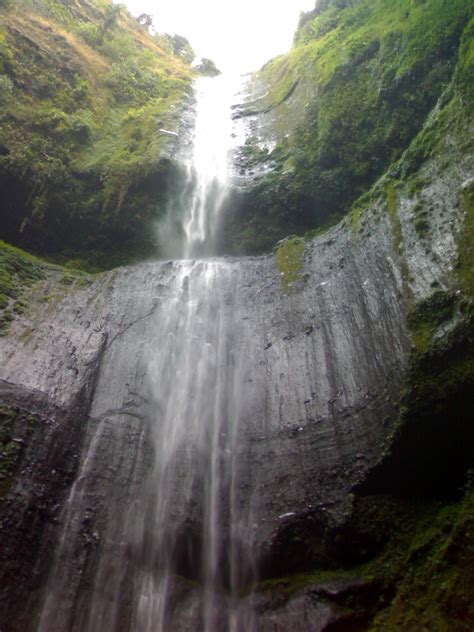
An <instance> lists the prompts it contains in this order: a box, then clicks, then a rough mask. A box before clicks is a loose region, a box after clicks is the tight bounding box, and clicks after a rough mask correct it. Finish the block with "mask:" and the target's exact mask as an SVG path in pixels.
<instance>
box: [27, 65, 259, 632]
mask: <svg viewBox="0 0 474 632" xmlns="http://www.w3.org/2000/svg"><path fill="white" fill-rule="evenodd" d="M236 85H237V84H236V82H235V81H232V80H231V81H229V80H227V79H226V78H224V77H219V78H217V79H203V80H199V82H198V87H197V120H196V131H195V142H194V149H193V152H192V156H191V157H190V159H189V162H188V164H187V165H186V169H187V174H188V180H187V184H186V187H185V189H184V190H183V193H182V197H181V199H179V200H176V201H175V204H174V205H172V206H170V209H169V213H168V217H167V219H166V221H165V222H164V224H162V226H160V234H161V238H162V240H163V242H162V245H166V246H167V247H168V248H170V254H174V255H175V258H178V259H179V257H191V256H196V255H206V254H210V253H212V251H213V248H214V246H215V243H214V240H215V230H216V226H217V224H218V221H219V212H220V210H221V206H222V202H223V200H224V198H225V195H226V187H227V180H228V169H227V166H228V152H229V147H230V143H231V117H230V105H231V98H232V95H233V94H234V93H235V88H236ZM155 267H156V274H157V277H159V278H160V279H162V282H161V283H160V285H159V287H160V288H161V289H160V295H159V298H158V299H157V300H158V301H159V310H157V312H156V314H153V315H151V316H150V317H149V318H148V319H147V320H146V323H144V325H143V330H142V332H141V336H142V343H141V345H140V346H139V348H137V349H127V343H126V340H122V341H121V342H120V344H119V350H118V351H116V352H115V353H116V356H115V357H114V358H113V361H111V360H110V359H109V360H108V364H107V363H106V362H105V361H104V366H103V368H102V373H101V377H100V379H99V383H98V386H97V392H96V396H95V398H94V403H93V406H92V417H93V419H95V420H96V423H95V424H90V428H89V430H88V435H87V438H86V445H85V448H84V450H83V457H82V464H81V465H80V468H79V473H78V476H77V480H76V482H75V483H74V485H73V486H72V488H71V492H70V495H69V500H68V502H67V505H66V509H65V512H64V514H63V518H62V521H63V523H64V527H63V531H62V536H61V539H60V543H59V547H58V551H57V553H56V558H55V561H54V564H53V568H52V572H51V576H50V580H49V585H48V594H47V596H46V600H45V604H44V608H43V611H42V615H41V618H40V622H39V626H38V632H122V630H123V631H126V632H177V631H178V630H183V631H187V632H191V631H193V632H195V631H197V630H200V631H202V632H218V631H219V632H237V631H240V632H244V631H245V632H251V630H252V629H253V614H252V610H251V608H249V609H246V608H242V606H241V605H239V603H238V593H239V591H240V590H241V589H242V587H243V586H244V585H247V586H248V585H250V584H251V582H252V579H253V577H254V571H255V569H254V568H253V561H252V552H251V551H252V544H251V542H252V528H253V527H252V510H251V507H250V505H247V506H245V507H244V508H243V505H242V499H241V494H240V493H239V487H241V486H242V479H241V478H240V479H239V474H238V465H239V463H238V454H239V445H238V438H239V433H240V432H241V424H242V419H243V416H244V412H243V409H244V408H245V400H246V398H245V396H244V395H243V392H242V389H243V385H244V382H245V379H246V376H245V366H244V364H245V355H244V354H242V353H240V352H239V351H241V350H242V347H243V345H244V344H245V341H244V340H243V334H242V328H241V326H240V324H239V322H238V309H237V306H238V302H239V297H238V286H239V266H238V265H237V264H236V263H232V262H226V261H225V260H209V259H208V260H202V261H191V260H189V259H185V260H181V261H176V262H174V263H166V262H164V263H157V264H155ZM144 291H146V290H145V288H144ZM147 298H148V297H147ZM123 300H124V310H125V308H126V301H127V298H126V297H124V299H123ZM135 308H136V306H135V307H134V309H135ZM131 357H134V358H135V359H134V360H132V362H131V364H132V366H134V367H135V368H134V369H133V376H132V377H130V376H129V375H126V374H124V369H123V366H125V365H127V364H130V358H131ZM132 381H133V385H131V382H132ZM126 390H128V391H129V393H132V392H133V394H134V397H135V398H137V397H138V399H139V404H140V405H139V407H138V408H133V410H131V409H130V407H129V405H128V404H125V403H124V400H123V397H124V396H123V392H124V391H126ZM120 398H122V400H121V399H120ZM104 411H105V412H104ZM137 419H139V420H140V419H143V420H145V421H146V425H143V423H142V424H141V425H140V426H139V427H136V426H137ZM137 433H138V435H137ZM137 436H138V439H137ZM131 437H132V438H133V439H131ZM130 441H133V444H134V445H135V443H136V444H137V446H138V447H137V448H136V449H137V450H138V451H139V453H138V454H139V456H138V457H137V454H135V453H134V454H133V455H132V456H130V457H127V450H128V449H129V448H128V447H127V443H128V442H130ZM147 446H148V447H147ZM150 449H151V456H150V457H149V463H150V465H149V466H148V467H145V466H144V464H143V463H142V462H138V463H137V464H135V465H133V464H131V463H130V462H126V461H127V459H129V458H130V459H132V458H133V459H137V458H138V459H142V460H143V459H145V457H146V454H147V451H148V452H149V451H150ZM140 455H141V456H140ZM147 458H148V457H147ZM145 465H146V464H145ZM109 469H110V470H111V471H112V472H117V477H118V478H119V480H120V481H121V482H120V485H122V486H124V485H125V486H129V487H130V489H120V487H119V488H118V489H117V488H116V487H115V485H114V483H115V481H113V480H112V481H110V480H109V479H108V477H110V474H108V470H109ZM138 471H141V474H138V473H137V472H138ZM125 472H128V474H126V473H125ZM107 480H109V482H108V483H107V482H106V481H107ZM107 485H108V487H107ZM107 490H109V491H107ZM131 490H132V491H131ZM130 496H131V497H130ZM126 498H128V501H126V503H125V505H123V503H124V499H126ZM94 515H96V518H95V519H93V518H92V516H94ZM93 523H94V524H95V525H96V526H95V530H92V532H91V533H89V531H90V529H91V526H90V525H92V524H93ZM84 542H87V546H88V547H89V549H87V550H84ZM95 549H97V550H96V551H95ZM91 550H94V551H95V552H94V554H93V558H91V555H92V553H91ZM76 564H78V565H79V567H81V572H80V574H82V577H81V578H79V579H78V578H77V577H76V576H75V571H74V566H75V565H76ZM76 574H78V573H77V571H76ZM86 577H87V579H85V578H86ZM124 593H125V594H124ZM177 604H178V605H177Z"/></svg>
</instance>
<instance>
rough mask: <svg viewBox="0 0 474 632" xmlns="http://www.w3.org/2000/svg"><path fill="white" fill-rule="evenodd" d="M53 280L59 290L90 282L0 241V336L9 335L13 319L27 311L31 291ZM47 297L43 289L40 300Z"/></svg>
mask: <svg viewBox="0 0 474 632" xmlns="http://www.w3.org/2000/svg"><path fill="white" fill-rule="evenodd" d="M52 276H54V278H55V280H57V281H58V282H59V284H60V285H61V286H71V285H73V284H75V285H79V286H80V285H83V284H84V283H88V281H89V278H88V275H86V274H85V273H83V272H78V271H77V270H68V269H66V268H60V267H59V266H56V265H51V264H48V263H45V262H44V261H42V260H41V259H38V258H37V257H34V256H33V255H30V254H28V253H26V252H24V251H22V250H20V249H18V248H14V247H13V246H9V245H8V244H5V243H4V242H3V241H0V336H4V335H6V334H7V333H8V331H9V329H10V325H11V323H12V322H13V321H14V320H15V318H16V316H19V315H21V314H23V313H25V311H27V309H28V305H29V301H30V294H31V292H32V290H34V289H35V287H38V288H39V287H41V286H43V284H44V282H45V281H46V280H47V279H48V278H49V277H52ZM48 297H49V292H48V291H46V290H45V289H43V293H42V298H43V299H48Z"/></svg>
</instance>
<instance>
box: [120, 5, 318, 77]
mask: <svg viewBox="0 0 474 632" xmlns="http://www.w3.org/2000/svg"><path fill="white" fill-rule="evenodd" d="M115 1H117V0H115ZM121 1H122V2H123V3H124V4H126V5H127V7H128V8H129V11H130V12H131V13H132V15H134V16H138V15H140V14H141V13H148V14H151V15H153V16H154V26H155V29H156V31H158V32H159V33H173V34H174V33H178V34H179V35H184V36H185V37H187V38H188V39H189V41H190V43H191V46H192V47H193V48H194V50H195V52H196V55H197V56H198V57H209V58H211V59H213V60H214V61H215V62H216V64H217V66H218V67H219V68H221V69H227V68H228V69H234V70H238V71H240V72H248V71H251V70H257V69H258V68H260V66H262V65H263V64H264V63H265V62H266V61H268V60H269V59H271V58H272V57H274V56H275V55H279V54H281V53H284V52H286V51H287V50H288V49H289V48H290V46H291V42H292V38H293V33H294V32H295V29H296V26H297V24H298V18H299V15H300V12H301V11H309V10H311V9H313V8H314V6H315V0H233V1H232V2H230V1H229V0H121Z"/></svg>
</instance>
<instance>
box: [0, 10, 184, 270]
mask: <svg viewBox="0 0 474 632" xmlns="http://www.w3.org/2000/svg"><path fill="white" fill-rule="evenodd" d="M176 37H178V36H176ZM174 39H176V38H170V37H168V38H167V37H165V36H155V37H151V36H150V35H148V32H147V29H146V28H144V27H143V26H142V25H140V24H139V23H138V22H137V21H136V20H135V19H133V18H132V17H131V16H130V15H129V14H128V13H127V12H126V10H125V8H124V7H123V6H122V5H113V4H112V3H111V1H109V0H91V2H88V3H76V2H71V3H61V2H59V1H58V0H18V2H16V3H13V4H11V5H10V6H9V7H4V8H1V7H0V88H1V90H0V94H1V97H0V99H1V101H2V110H3V112H2V126H1V131H0V196H1V197H2V206H3V208H2V234H1V237H3V238H4V239H5V240H6V241H8V242H10V243H14V244H17V245H20V246H22V247H24V248H27V249H28V250H30V251H35V252H37V253H41V254H46V255H48V256H50V257H51V256H54V257H55V258H56V259H57V260H58V261H62V262H66V261H67V260H68V259H74V260H75V263H76V265H77V264H79V265H81V266H83V267H85V268H88V269H94V268H97V267H98V268H104V267H110V266H112V265H118V264H119V263H122V262H123V261H125V260H130V259H133V258H136V257H140V256H142V257H143V256H146V255H149V254H150V253H151V252H153V251H154V249H155V244H154V240H153V236H152V235H153V231H152V230H151V224H152V222H153V221H154V220H156V218H157V216H158V215H159V213H160V212H163V208H164V204H165V198H166V189H167V182H168V179H169V177H170V173H171V172H172V165H171V163H170V162H169V161H168V160H167V159H166V158H167V156H168V155H170V153H171V150H172V144H173V136H172V135H170V134H165V133H162V132H160V130H161V129H166V130H171V131H176V130H177V128H178V126H179V121H180V110H181V108H182V107H183V106H184V104H185V103H186V100H187V98H188V94H189V92H190V85H191V77H192V73H191V70H190V67H189V65H187V64H188V62H189V59H191V60H192V58H193V57H194V54H192V55H190V47H189V43H188V44H187V46H186V45H185V43H184V42H181V41H180V42H174ZM182 39H183V40H184V38H182ZM172 41H173V43H174V44H175V48H176V47H177V53H175V51H174V48H173V44H172ZM183 57H184V58H186V61H183Z"/></svg>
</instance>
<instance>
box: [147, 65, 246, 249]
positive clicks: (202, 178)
mask: <svg viewBox="0 0 474 632" xmlns="http://www.w3.org/2000/svg"><path fill="white" fill-rule="evenodd" d="M240 83H241V80H240V78H238V77H237V78H236V77H233V76H232V75H230V76H227V75H220V76H219V77H214V78H206V77H203V78H200V79H198V80H197V81H196V95H197V102H196V127H195V133H194V140H193V145H192V150H191V151H190V153H189V155H188V157H187V159H186V161H185V168H186V182H185V184H184V186H183V187H182V191H181V193H180V194H179V195H178V196H175V197H174V198H173V199H171V200H170V202H169V205H168V211H167V214H166V217H165V218H164V220H162V221H161V222H160V225H159V227H158V239H159V245H160V252H162V253H164V255H165V256H167V257H170V258H173V259H176V258H184V259H187V258H190V257H196V256H201V257H202V256H209V255H212V254H214V252H215V248H216V236H217V232H218V228H219V222H220V211H221V209H222V206H223V203H224V201H225V198H226V194H227V187H228V160H229V149H230V144H231V133H232V125H231V116H230V107H231V104H232V101H233V96H234V95H235V93H236V91H237V89H238V87H239V85H240Z"/></svg>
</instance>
